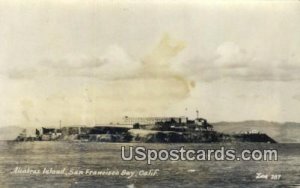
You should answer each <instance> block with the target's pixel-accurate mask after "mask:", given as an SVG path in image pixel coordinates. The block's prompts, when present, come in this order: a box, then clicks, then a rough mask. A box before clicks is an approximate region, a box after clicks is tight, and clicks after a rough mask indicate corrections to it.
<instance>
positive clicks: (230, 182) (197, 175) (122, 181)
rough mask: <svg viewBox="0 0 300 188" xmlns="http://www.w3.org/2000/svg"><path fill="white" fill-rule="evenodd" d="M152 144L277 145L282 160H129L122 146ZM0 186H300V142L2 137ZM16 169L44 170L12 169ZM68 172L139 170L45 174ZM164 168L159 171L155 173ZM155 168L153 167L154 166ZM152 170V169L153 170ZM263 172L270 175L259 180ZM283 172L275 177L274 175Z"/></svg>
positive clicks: (165, 146) (205, 146)
mask: <svg viewBox="0 0 300 188" xmlns="http://www.w3.org/2000/svg"><path fill="white" fill-rule="evenodd" d="M141 145H142V146H145V147H146V148H149V149H175V148H177V149H179V148H180V147H181V146H184V147H185V149H196V150H197V149H212V148H215V149H218V148H220V147H221V146H224V147H225V148H234V149H237V150H239V151H240V150H242V149H261V150H262V149H270V148H272V149H277V150H278V161H155V162H152V164H151V165H147V163H146V161H135V160H132V161H123V160H122V159H121V146H141ZM0 152H1V153H0V186H1V188H6V187H17V188H18V187H22V188H23V187H30V188H31V187H41V188H42V187H43V188H44V187H51V188H52V187H62V188H69V187H129V188H134V187H300V144H265V143H263V144H258V143H234V144H232V143H228V144H224V143H222V144H216V143H214V144H132V143H130V144H128V143H126V144H124V143H97V142H86V143H82V142H9V141H1V142H0ZM15 168H21V169H30V170H40V171H41V173H40V174H28V173H17V174H15V173H12V172H13V171H14V170H15ZM51 168H52V169H53V170H59V169H63V168H66V169H65V170H66V171H69V170H72V171H74V172H75V171H76V170H77V171H80V170H82V171H86V169H90V170H93V171H115V172H116V171H118V172H120V173H121V172H123V171H124V170H125V171H126V172H135V176H132V177H130V176H129V175H101V176H99V175H85V174H81V175H80V174H79V175H76V174H71V175H70V174H68V175H66V174H43V173H42V171H43V170H44V169H47V170H49V169H51ZM155 169H158V170H159V171H158V173H157V174H155V175H153V174H151V173H149V172H153V171H154V170H155ZM150 170H152V171H150ZM147 173H148V174H147ZM257 173H262V174H264V175H268V178H267V179H264V178H262V179H257V177H256V176H257ZM272 175H280V179H277V180H272V179H270V176H272Z"/></svg>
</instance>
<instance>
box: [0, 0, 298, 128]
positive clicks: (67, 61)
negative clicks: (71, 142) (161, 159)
mask: <svg viewBox="0 0 300 188" xmlns="http://www.w3.org/2000/svg"><path fill="white" fill-rule="evenodd" d="M299 23H300V1H243V2H238V1H226V2H221V1H214V2H211V1H210V2H208V1H189V2H185V1H180V0H176V1H168V0H165V1H143V2H140V1H134V0H130V1H129V0H127V1H117V0H115V1H95V0H87V1H69V0H68V1H67V0H63V1H56V0H54V1H52V0H51V1H50V0H45V1H33V0H29V1H26V2H25V1H15V0H12V1H8V0H4V1H3V0H1V1H0V98H1V102H0V122H1V124H0V126H9V125H20V126H41V125H58V123H59V121H60V120H61V121H62V124H63V125H94V124H97V123H106V122H116V121H119V120H120V119H122V117H124V116H129V117H137V116H159V117H161V116H189V117H190V118H195V116H196V110H198V111H199V114H200V116H202V117H204V118H207V119H208V120H209V121H210V122H217V121H243V120H268V121H279V122H285V121H296V122H300V116H299V111H300V53H299V52H300V35H299V33H300V24H299Z"/></svg>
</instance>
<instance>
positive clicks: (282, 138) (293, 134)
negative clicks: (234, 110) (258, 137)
mask: <svg viewBox="0 0 300 188" xmlns="http://www.w3.org/2000/svg"><path fill="white" fill-rule="evenodd" d="M212 125H213V126H214V128H215V130H217V131H220V132H225V133H234V132H236V133H239V132H245V131H250V130H257V131H259V132H263V133H267V134H268V135H269V136H270V137H272V138H273V139H275V140H276V141H278V142H281V143H300V136H299V135H300V123H294V122H286V123H277V122H269V121H242V122H217V123H212Z"/></svg>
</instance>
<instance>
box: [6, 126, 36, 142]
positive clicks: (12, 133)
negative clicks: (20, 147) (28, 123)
mask: <svg viewBox="0 0 300 188" xmlns="http://www.w3.org/2000/svg"><path fill="white" fill-rule="evenodd" d="M23 130H24V128H22V127H18V126H6V127H0V140H14V139H15V138H16V137H17V136H18V135H19V134H20V133H21V132H22V131H23ZM34 130H35V129H34V128H27V134H28V135H33V134H34Z"/></svg>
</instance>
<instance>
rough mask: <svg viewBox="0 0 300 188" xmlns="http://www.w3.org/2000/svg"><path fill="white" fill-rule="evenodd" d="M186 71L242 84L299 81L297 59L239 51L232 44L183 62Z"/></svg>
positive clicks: (227, 43)
mask: <svg viewBox="0 0 300 188" xmlns="http://www.w3.org/2000/svg"><path fill="white" fill-rule="evenodd" d="M183 68H184V69H186V71H187V72H188V73H189V74H191V75H192V77H196V78H198V79H200V80H203V81H207V82H210V81H215V80H220V79H224V78H225V79H226V78H229V79H233V80H242V81H295V80H297V81H298V80H300V56H296V55H295V54H292V55H288V54H285V57H284V56H283V57H282V58H280V59H277V57H276V56H275V55H274V56H267V55H266V54H263V53H259V52H257V51H256V52H253V51H250V50H246V49H243V48H241V47H240V46H239V45H237V44H236V43H233V42H225V43H222V44H221V45H219V46H218V47H217V48H216V50H215V52H214V53H212V54H211V55H207V56H205V57H201V56H200V57H199V56H198V57H196V58H194V59H192V60H190V61H187V63H186V64H185V66H184V67H183Z"/></svg>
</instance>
